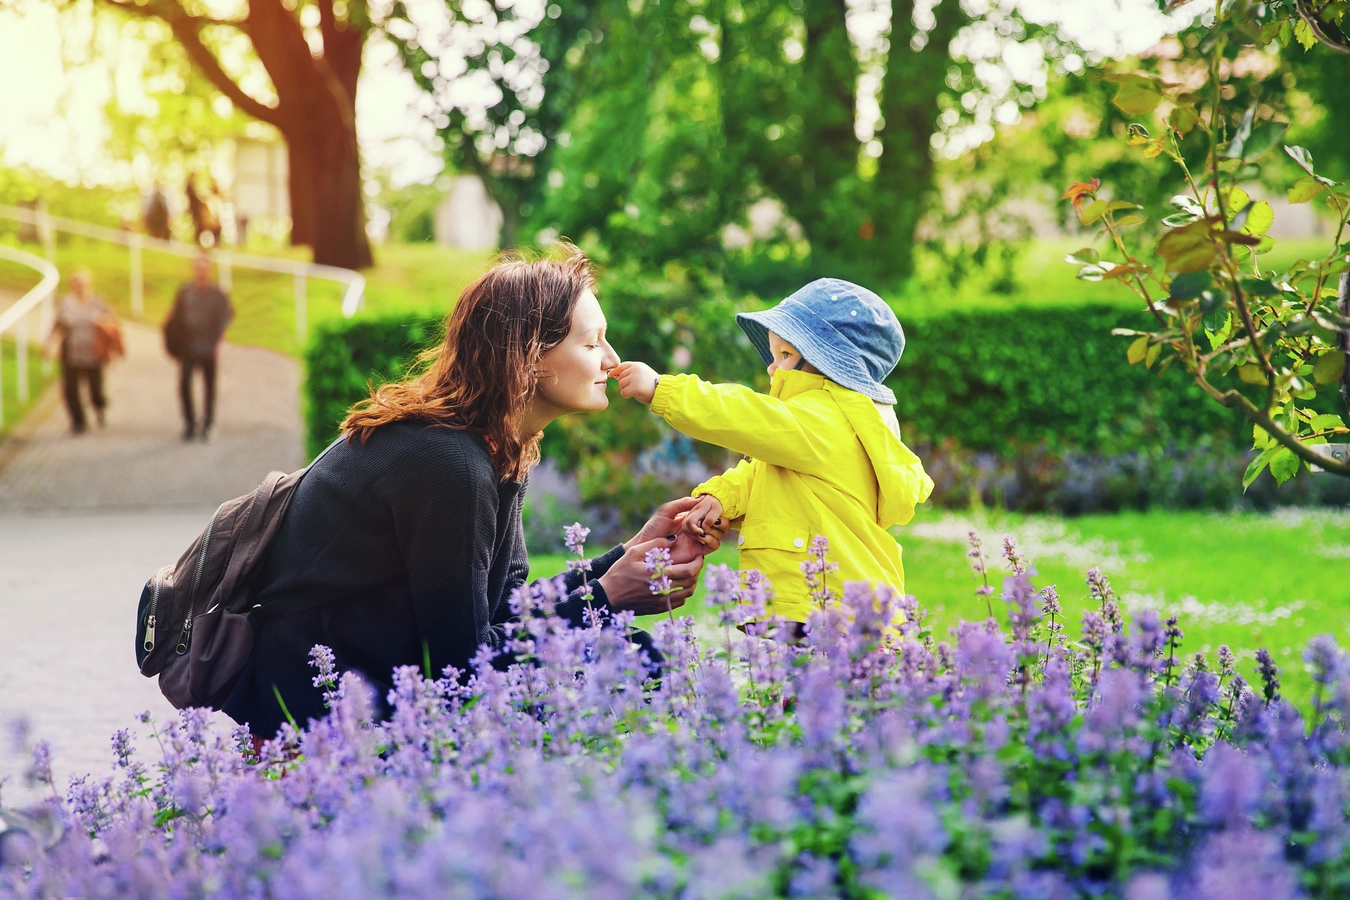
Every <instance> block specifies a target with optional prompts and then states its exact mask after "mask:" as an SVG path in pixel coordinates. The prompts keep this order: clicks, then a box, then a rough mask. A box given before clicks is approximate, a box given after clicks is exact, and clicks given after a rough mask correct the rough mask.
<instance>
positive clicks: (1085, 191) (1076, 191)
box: [1059, 178, 1102, 209]
mask: <svg viewBox="0 0 1350 900" xmlns="http://www.w3.org/2000/svg"><path fill="white" fill-rule="evenodd" d="M1101 186H1102V180H1101V179H1100V178H1094V179H1092V180H1091V181H1075V182H1074V183H1073V184H1071V185H1069V189H1068V190H1067V191H1065V192H1064V195H1063V196H1062V197H1060V198H1059V199H1061V200H1072V201H1073V206H1074V209H1077V208H1078V207H1079V206H1081V205H1082V204H1083V201H1084V200H1086V199H1087V198H1088V197H1093V196H1096V194H1097V188H1099V187H1101Z"/></svg>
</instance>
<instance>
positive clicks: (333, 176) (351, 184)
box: [286, 119, 372, 269]
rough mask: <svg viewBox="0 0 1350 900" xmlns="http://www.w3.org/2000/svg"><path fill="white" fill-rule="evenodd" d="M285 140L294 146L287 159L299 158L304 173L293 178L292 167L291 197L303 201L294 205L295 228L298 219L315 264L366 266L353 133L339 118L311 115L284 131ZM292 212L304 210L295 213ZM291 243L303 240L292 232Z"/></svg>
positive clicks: (367, 246) (366, 247) (368, 259)
mask: <svg viewBox="0 0 1350 900" xmlns="http://www.w3.org/2000/svg"><path fill="white" fill-rule="evenodd" d="M286 139H287V141H288V143H289V145H290V147H291V148H294V149H292V150H291V158H292V159H293V160H298V162H299V164H300V166H301V167H302V170H303V172H304V173H305V174H304V176H303V177H302V178H300V179H297V178H296V177H295V173H296V170H295V169H292V170H291V172H292V174H291V198H292V201H293V202H294V201H295V200H297V199H298V200H299V201H300V204H301V205H298V206H294V207H292V213H291V216H292V229H293V231H294V230H295V229H296V223H301V225H302V228H303V230H301V231H300V234H301V236H302V237H304V238H308V240H306V241H303V242H304V243H308V244H309V245H310V246H311V247H313V249H314V261H315V262H316V263H319V264H321V265H328V266H341V267H343V268H346V269H364V268H368V267H369V266H370V265H371V264H372V261H371V253H370V241H369V240H368V239H367V238H366V229H365V223H366V216H365V204H364V202H363V200H362V195H361V158H360V154H359V153H358V150H357V145H356V135H355V134H352V133H351V132H349V131H348V130H347V129H346V128H344V127H343V126H342V122H341V121H340V120H334V119H309V120H307V121H304V122H302V123H300V124H299V125H297V126H296V127H294V128H291V129H288V130H287V131H286ZM306 194H307V196H306ZM296 210H304V212H303V214H302V215H301V216H296V215H295V212H296ZM306 226H307V227H306ZM291 242H292V243H301V242H302V241H301V240H299V239H296V238H295V237H294V234H293V236H292V241H291Z"/></svg>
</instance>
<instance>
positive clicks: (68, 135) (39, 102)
mask: <svg viewBox="0 0 1350 900" xmlns="http://www.w3.org/2000/svg"><path fill="white" fill-rule="evenodd" d="M946 2H952V0H946ZM889 5H890V4H889V0H850V7H851V9H852V12H851V15H850V23H849V24H850V29H851V31H852V32H853V33H854V36H855V39H857V41H858V43H859V46H860V47H862V48H864V55H866V48H867V47H868V46H871V45H874V44H875V43H876V39H877V36H878V33H879V31H880V30H881V29H883V28H884V27H885V25H886V23H887V21H888V19H889ZM963 5H964V6H965V8H966V9H967V10H968V11H970V12H973V13H992V15H990V16H988V21H987V22H986V23H985V24H982V25H978V26H973V27H970V28H967V29H966V30H965V31H964V32H963V33H962V35H961V36H960V37H959V38H958V39H957V41H956V42H955V44H954V46H953V49H954V50H956V51H957V52H959V53H961V54H963V55H964V56H965V57H966V58H968V59H970V60H971V61H972V62H974V63H975V64H976V72H977V75H978V77H979V78H980V79H981V81H983V82H984V83H985V85H986V86H987V87H988V88H989V90H990V92H991V93H992V94H1003V93H1006V92H1007V91H1008V90H1011V91H1012V92H1013V94H1014V95H1015V94H1016V92H1017V91H1018V90H1022V89H1032V90H1034V89H1035V85H1037V84H1041V85H1043V84H1044V78H1045V76H1044V66H1045V60H1044V57H1043V55H1042V53H1041V48H1040V47H1039V45H1034V44H1033V45H1022V46H1018V45H1015V44H1010V43H1009V42H1008V41H1007V40H1006V39H1004V36H1003V35H1000V33H999V31H998V27H997V25H996V24H989V23H996V22H997V21H998V20H999V18H1000V17H999V14H998V11H999V10H1000V9H1002V10H1005V11H1006V10H1007V9H1011V8H1013V7H1014V6H1015V7H1016V9H1017V10H1018V11H1019V12H1020V13H1021V14H1022V16H1023V17H1025V18H1026V19H1027V20H1029V21H1032V22H1035V23H1038V24H1050V23H1054V24H1056V25H1057V27H1058V28H1059V33H1060V34H1061V35H1062V36H1064V37H1066V38H1069V39H1071V40H1073V41H1075V42H1076V43H1077V44H1079V46H1081V47H1082V48H1083V49H1084V51H1085V52H1089V53H1092V54H1100V55H1101V56H1108V57H1113V56H1120V55H1125V54H1129V53H1136V52H1139V51H1141V50H1144V49H1146V48H1147V47H1149V46H1152V45H1153V44H1154V43H1156V42H1157V41H1158V39H1159V38H1160V37H1162V36H1163V35H1165V34H1167V33H1169V32H1170V31H1173V30H1175V29H1176V28H1177V27H1179V25H1180V24H1182V23H1183V22H1184V21H1186V20H1188V19H1189V14H1186V13H1181V14H1176V13H1174V14H1173V15H1172V16H1171V17H1165V16H1163V15H1162V14H1161V13H1159V12H1158V11H1157V6H1156V5H1155V3H1154V0H964V2H963ZM918 6H919V7H920V9H919V11H916V14H915V15H916V20H919V21H920V22H922V17H923V16H924V15H928V13H927V9H931V0H930V6H928V7H927V8H924V7H923V3H922V2H921V3H920V4H918ZM71 43H72V45H78V44H79V43H81V41H79V40H75V41H72V42H71ZM90 43H94V46H108V45H107V44H99V43H95V42H94V36H90ZM126 43H127V42H125V41H123V42H122V43H121V44H118V43H117V42H116V39H115V38H114V39H113V41H112V45H111V46H112V49H111V51H110V52H111V56H112V57H113V59H112V61H111V62H109V61H107V60H102V59H101V64H89V65H64V66H63V65H62V61H61V43H60V37H59V30H58V21H57V12H56V10H55V8H54V7H52V6H50V5H47V4H46V3H43V2H35V0H30V2H27V3H23V4H22V5H20V6H17V7H14V6H11V7H8V8H5V9H0V85H6V86H7V87H6V89H5V90H3V91H0V159H2V160H3V161H4V162H5V163H6V164H9V165H27V166H32V167H34V168H37V169H39V170H42V171H46V172H49V173H50V174H52V175H54V176H57V177H59V178H61V179H63V180H66V181H69V182H78V181H80V180H85V181H87V182H94V183H121V184H126V183H128V182H135V183H144V182H148V180H149V178H150V177H151V175H150V173H149V172H146V171H138V170H136V169H135V168H133V167H131V166H127V165H122V166H120V167H119V166H115V165H113V164H111V163H110V162H109V161H108V159H107V156H106V154H104V152H103V147H104V142H105V140H106V137H107V123H106V120H105V117H104V113H103V109H104V107H105V105H106V104H107V102H108V101H109V99H111V98H112V97H113V96H114V92H115V93H116V96H117V99H118V101H119V103H121V104H122V105H123V107H124V108H127V107H128V106H134V105H135V104H136V103H137V102H138V97H143V96H144V95H143V94H142V93H140V86H139V84H138V80H137V74H138V72H139V60H140V58H141V57H142V56H143V54H138V53H137V52H136V51H137V48H136V47H129V46H126ZM88 45H89V44H87V43H86V44H85V46H88ZM1080 62H1081V61H1080ZM365 63H366V65H365V70H364V72H363V74H362V80H361V86H360V89H359V92H358V102H357V130H358V133H359V135H360V138H361V144H362V150H363V153H364V155H365V159H366V162H367V163H368V164H369V165H371V166H372V167H374V168H376V169H379V170H382V171H387V172H389V173H390V175H391V179H392V181H393V182H394V183H395V184H396V185H401V184H408V183H412V182H425V181H429V180H431V179H432V178H433V177H435V175H436V173H437V172H438V171H439V169H440V165H441V163H440V160H439V158H438V156H437V154H436V152H435V150H434V148H433V146H432V138H433V137H434V135H433V133H432V131H431V129H430V126H429V125H427V123H426V122H425V121H423V119H422V116H421V115H420V114H419V113H418V111H417V105H418V99H419V94H418V91H417V88H416V87H415V85H414V84H413V82H412V79H411V77H410V76H409V75H408V74H407V73H406V72H404V71H403V70H402V68H401V66H400V65H399V63H398V62H397V59H396V54H395V52H394V49H393V47H392V46H391V45H389V44H388V43H387V42H384V41H382V40H372V41H371V42H370V43H369V44H368V46H367V53H366V60H365ZM1072 63H1073V60H1068V61H1066V63H1065V64H1072ZM110 70H111V71H110ZM19 86H21V89H18V90H16V89H14V88H16V87H19ZM863 86H864V88H865V87H866V76H864V85H863ZM864 93H866V91H865V90H864ZM1009 102H1012V101H1007V100H1004V101H1002V105H1001V106H997V107H993V108H991V109H990V110H988V111H987V112H988V114H987V115H985V123H984V125H983V126H980V127H979V128H977V129H976V130H974V131H970V132H968V133H966V134H965V136H964V137H958V136H954V137H953V138H952V140H953V142H956V143H953V144H951V145H949V146H948V152H953V153H954V152H955V151H956V149H957V148H958V147H959V142H962V141H964V142H967V143H968V142H975V143H978V141H979V140H981V139H987V138H988V137H989V136H992V127H993V126H992V124H991V123H990V121H989V120H990V119H992V120H994V121H999V122H1006V121H1015V116H1016V115H1017V108H1016V103H1015V102H1012V106H1011V107H1010V106H1009V105H1008V103H1009ZM869 108H870V107H869V105H868V102H867V101H866V99H865V98H864V100H863V101H862V102H860V116H859V119H860V122H859V130H860V133H864V134H865V133H870V126H869V125H868V123H867V121H866V119H867V116H868V114H869ZM985 131H987V132H988V133H987V135H986V134H985Z"/></svg>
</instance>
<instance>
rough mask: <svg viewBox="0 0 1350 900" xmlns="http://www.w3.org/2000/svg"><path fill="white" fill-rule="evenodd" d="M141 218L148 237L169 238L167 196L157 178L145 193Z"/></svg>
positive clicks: (164, 239)
mask: <svg viewBox="0 0 1350 900" xmlns="http://www.w3.org/2000/svg"><path fill="white" fill-rule="evenodd" d="M142 219H143V220H144V223H145V233H146V234H148V235H150V237H152V238H158V239H159V240H161V241H167V240H168V239H169V237H170V234H169V198H167V197H165V196H164V186H163V185H162V184H160V182H159V179H158V178H156V179H155V184H154V186H153V187H151V188H150V193H148V194H146V195H145V208H144V211H143V213H142Z"/></svg>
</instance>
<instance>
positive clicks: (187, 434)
mask: <svg viewBox="0 0 1350 900" xmlns="http://www.w3.org/2000/svg"><path fill="white" fill-rule="evenodd" d="M233 318H234V307H233V306H231V305H230V298H229V297H228V296H226V294H225V292H224V291H223V290H221V289H220V285H219V284H217V283H216V282H214V281H212V280H211V259H210V257H208V256H206V255H205V254H202V255H201V256H198V257H197V258H196V259H194V260H193V261H192V280H191V281H189V282H188V283H187V284H185V285H183V286H182V287H180V288H179V289H178V293H177V295H175V296H174V299H173V308H172V309H171V310H169V317H168V318H167V319H166V320H165V322H164V347H165V349H166V350H168V352H169V355H170V356H172V357H173V358H174V359H176V360H178V365H179V372H178V391H179V397H180V399H181V401H182V406H183V440H185V441H190V440H192V439H193V438H194V437H197V436H198V435H200V437H201V439H202V440H204V441H209V440H210V439H211V426H212V424H213V423H214V421H215V413H216V354H217V352H218V351H219V349H220V342H221V341H222V340H223V339H224V337H225V329H226V328H227V327H228V326H229V324H230V320H231V319H233ZM197 370H200V371H201V373H202V382H203V394H204V396H203V403H202V405H203V415H202V426H201V431H200V432H199V431H198V430H197V416H196V409H195V407H194V405H193V401H192V375H193V373H194V372H195V371H197Z"/></svg>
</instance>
